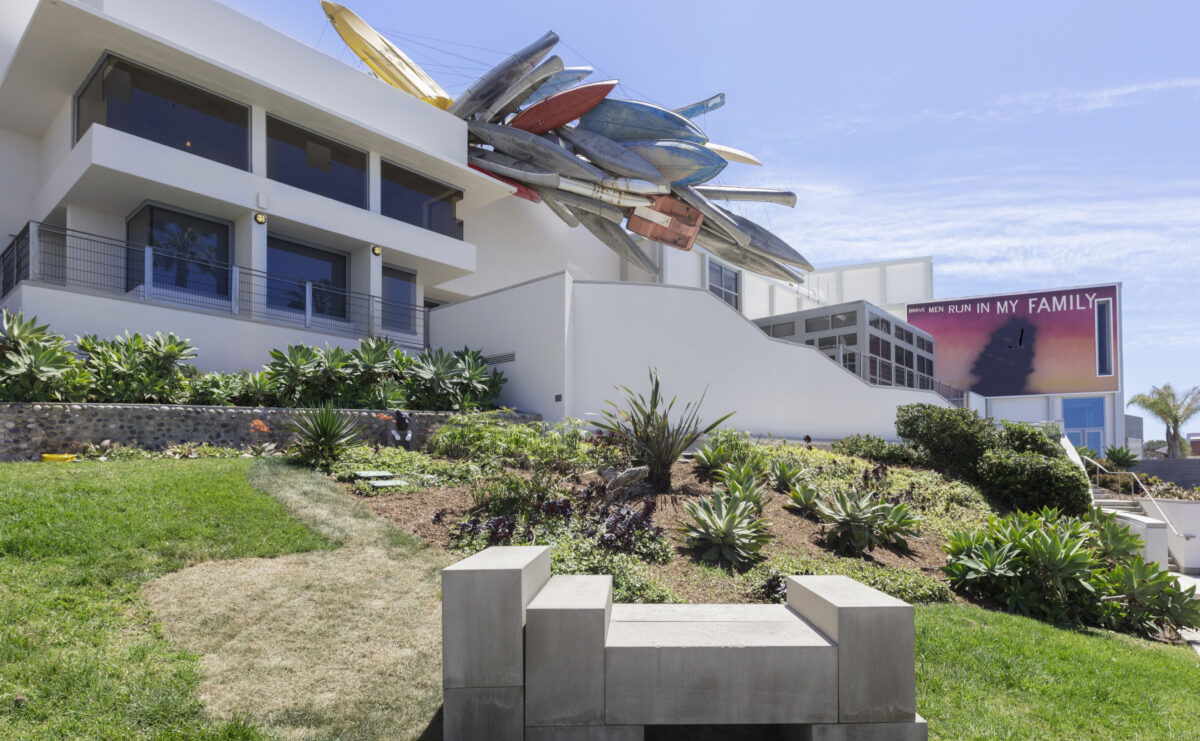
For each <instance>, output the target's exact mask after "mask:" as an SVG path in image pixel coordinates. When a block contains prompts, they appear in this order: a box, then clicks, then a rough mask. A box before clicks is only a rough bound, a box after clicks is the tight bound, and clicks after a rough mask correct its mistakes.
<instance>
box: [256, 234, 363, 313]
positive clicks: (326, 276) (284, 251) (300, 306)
mask: <svg viewBox="0 0 1200 741" xmlns="http://www.w3.org/2000/svg"><path fill="white" fill-rule="evenodd" d="M267 272H269V273H270V274H271V277H270V279H268V281H267V306H270V307H273V308H276V309H290V310H293V311H304V310H305V307H306V296H307V295H308V284H309V283H311V284H312V313H313V314H317V315H321V316H329V317H336V318H339V319H344V318H345V317H346V256H345V255H343V254H339V253H336V252H327V251H326V250H321V249H317V248H315V247H309V246H308V245H304V244H298V243H296V242H290V241H288V240H284V239H280V238H278V237H268V238H267Z"/></svg>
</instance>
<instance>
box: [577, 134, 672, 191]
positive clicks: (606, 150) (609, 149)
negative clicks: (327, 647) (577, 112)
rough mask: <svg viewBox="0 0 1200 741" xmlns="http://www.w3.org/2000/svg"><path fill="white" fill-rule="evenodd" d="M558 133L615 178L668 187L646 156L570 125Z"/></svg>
mask: <svg viewBox="0 0 1200 741" xmlns="http://www.w3.org/2000/svg"><path fill="white" fill-rule="evenodd" d="M558 134H559V136H561V137H562V138H563V139H566V140H567V142H569V143H570V145H571V146H572V147H573V148H574V149H575V151H576V152H578V153H579V154H582V155H583V156H584V157H587V158H588V159H589V160H591V161H592V162H593V163H595V165H596V166H597V167H600V168H603V169H605V170H608V171H609V172H611V173H613V174H614V175H621V176H623V177H627V178H634V179H636V180H646V181H648V182H651V183H658V184H659V185H669V184H670V183H669V181H668V180H667V179H666V178H665V177H663V174H662V173H661V172H659V171H658V170H657V169H655V167H654V165H652V164H650V163H649V162H647V161H646V158H645V157H642V156H641V155H640V154H638V153H637V152H634V151H633V150H632V149H630V148H628V147H626V146H624V145H622V144H619V143H617V142H615V141H613V140H612V139H609V138H608V137H606V136H601V135H600V134H597V133H595V132H592V131H587V130H585V129H578V128H574V127H570V126H563V127H562V128H560V129H558Z"/></svg>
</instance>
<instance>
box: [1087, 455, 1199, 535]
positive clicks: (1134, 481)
mask: <svg viewBox="0 0 1200 741" xmlns="http://www.w3.org/2000/svg"><path fill="white" fill-rule="evenodd" d="M1079 457H1080V458H1081V459H1083V461H1084V462H1085V463H1090V464H1092V466H1093V467H1094V468H1095V477H1096V478H1095V482H1096V488H1103V487H1101V486H1100V474H1101V473H1104V474H1107V475H1109V476H1116V477H1117V495H1118V496H1119V495H1120V494H1121V476H1122V475H1125V476H1128V477H1129V496H1130V498H1133V497H1136V496H1137V489H1136V488H1135V486H1136V487H1139V488H1140V489H1141V490H1142V495H1143V496H1144V497H1145V498H1146V499H1147V500H1149V502H1150V503H1151V504H1152V505H1154V509H1155V511H1157V512H1158V519H1160V520H1162V521H1163V522H1165V523H1167V527H1169V528H1170V529H1171V532H1172V533H1174V534H1175V535H1177V536H1179V537H1180V538H1183V539H1184V540H1191V539H1192V538H1194V537H1195V536H1194V535H1184V534H1183V533H1181V532H1179V530H1177V529H1176V528H1175V525H1174V524H1172V522H1171V518H1169V517H1167V513H1166V512H1163V509H1162V507H1160V506H1159V504H1158V500H1157V499H1155V498H1154V494H1153V493H1151V491H1150V488H1149V487H1147V486H1146V484H1145V483H1144V482H1143V481H1142V479H1141V478H1140V477H1139V476H1138V475H1137V474H1136V473H1134V472H1133V471H1110V470H1108V469H1107V468H1105V467H1104V466H1102V465H1100V463H1099V462H1097V461H1095V460H1093V459H1092V458H1089V457H1088V456H1086V455H1083V454H1082V453H1081V454H1080V455H1079ZM1085 471H1086V467H1085ZM1093 501H1095V498H1094V497H1093Z"/></svg>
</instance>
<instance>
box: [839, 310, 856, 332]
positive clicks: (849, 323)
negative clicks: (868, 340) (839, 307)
mask: <svg viewBox="0 0 1200 741" xmlns="http://www.w3.org/2000/svg"><path fill="white" fill-rule="evenodd" d="M857 322H858V312H857V311H843V312H842V313H841V314H834V315H833V328H834V329H841V328H842V327H853V326H854V325H855V324H856V323H857Z"/></svg>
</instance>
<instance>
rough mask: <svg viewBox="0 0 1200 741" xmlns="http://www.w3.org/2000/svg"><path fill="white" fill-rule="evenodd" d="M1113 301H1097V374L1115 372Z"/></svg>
mask: <svg viewBox="0 0 1200 741" xmlns="http://www.w3.org/2000/svg"><path fill="white" fill-rule="evenodd" d="M1112 347H1113V345H1112V302H1110V301H1097V302H1096V375H1098V376H1111V375H1112V372H1113V352H1112Z"/></svg>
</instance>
